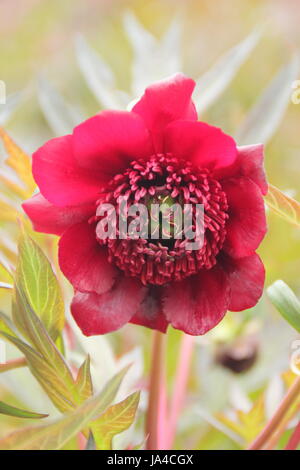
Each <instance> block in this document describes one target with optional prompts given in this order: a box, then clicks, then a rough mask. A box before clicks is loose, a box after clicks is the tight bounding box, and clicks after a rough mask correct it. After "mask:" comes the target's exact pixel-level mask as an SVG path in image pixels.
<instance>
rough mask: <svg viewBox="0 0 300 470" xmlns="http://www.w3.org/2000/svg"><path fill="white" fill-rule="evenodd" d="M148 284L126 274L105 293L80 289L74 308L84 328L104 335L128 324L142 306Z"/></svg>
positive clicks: (88, 332)
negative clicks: (87, 291)
mask: <svg viewBox="0 0 300 470" xmlns="http://www.w3.org/2000/svg"><path fill="white" fill-rule="evenodd" d="M145 293H146V288H145V287H143V286H142V284H141V282H139V281H138V280H135V279H131V278H127V277H123V278H122V279H121V280H120V281H119V282H116V284H115V285H114V287H113V289H111V290H110V291H109V292H106V293H105V294H102V295H97V294H95V293H82V292H77V293H76V295H75V296H74V298H73V301H72V305H71V311H72V314H73V316H74V318H75V321H76V323H77V324H78V326H79V328H80V329H81V330H82V332H83V333H84V334H85V335H87V336H91V335H102V334H105V333H109V332H111V331H115V330H117V329H119V328H121V327H122V326H123V325H125V324H126V323H127V322H128V321H130V319H131V318H132V316H133V315H134V314H135V312H136V311H137V309H138V308H139V305H140V303H141V302H142V300H143V298H144V296H145Z"/></svg>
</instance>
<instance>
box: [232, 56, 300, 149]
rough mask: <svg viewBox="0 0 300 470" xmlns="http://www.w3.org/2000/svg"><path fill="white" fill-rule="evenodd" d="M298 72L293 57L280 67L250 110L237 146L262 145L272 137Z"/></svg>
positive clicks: (286, 104) (239, 134) (289, 100)
mask: <svg viewBox="0 0 300 470" xmlns="http://www.w3.org/2000/svg"><path fill="white" fill-rule="evenodd" d="M298 71H299V59H298V57H297V56H295V57H293V59H292V60H291V61H290V62H289V63H288V64H285V65H284V66H283V67H282V69H281V70H280V71H279V73H278V75H276V77H275V78H274V79H273V80H272V81H271V84H270V85H269V86H268V87H267V88H266V90H265V91H264V92H263V94H262V96H261V97H260V98H259V100H258V101H257V103H256V104H255V105H254V107H253V108H252V109H251V110H250V113H249V114H248V116H247V117H246V119H245V121H244V122H243V123H242V125H241V127H240V128H239V130H238V132H237V135H236V141H237V142H238V144H239V145H248V144H252V143H253V142H260V143H263V144H264V143H266V142H267V141H268V140H269V139H270V138H271V137H272V136H273V134H274V133H275V132H276V130H277V128H278V126H279V124H280V121H281V119H282V117H283V115H284V113H285V110H286V108H287V106H288V104H289V103H290V102H291V86H292V83H293V81H294V80H296V79H297V78H298Z"/></svg>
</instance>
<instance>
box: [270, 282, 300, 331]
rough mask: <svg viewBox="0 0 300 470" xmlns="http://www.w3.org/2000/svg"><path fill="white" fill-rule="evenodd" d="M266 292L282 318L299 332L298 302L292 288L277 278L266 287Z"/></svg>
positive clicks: (299, 311) (299, 306)
mask: <svg viewBox="0 0 300 470" xmlns="http://www.w3.org/2000/svg"><path fill="white" fill-rule="evenodd" d="M267 294H268V296H269V298H270V300H271V302H272V304H273V305H275V307H276V308H277V310H278V311H279V313H281V315H282V316H283V318H285V319H286V320H287V322H288V323H289V324H290V325H291V326H293V327H294V328H295V330H297V331H298V333H300V302H299V300H298V299H297V297H296V296H295V294H294V292H293V291H292V289H290V288H289V286H288V285H287V284H285V282H283V281H281V280H279V281H276V282H274V284H272V285H271V286H270V287H269V288H268V289H267Z"/></svg>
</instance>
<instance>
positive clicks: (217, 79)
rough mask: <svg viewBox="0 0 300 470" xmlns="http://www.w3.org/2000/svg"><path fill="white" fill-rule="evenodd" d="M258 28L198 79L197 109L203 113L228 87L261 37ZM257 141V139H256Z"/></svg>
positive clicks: (195, 94) (195, 100)
mask: <svg viewBox="0 0 300 470" xmlns="http://www.w3.org/2000/svg"><path fill="white" fill-rule="evenodd" d="M260 36H261V31H260V30H259V29H256V30H255V31H253V32H252V33H251V34H250V35H249V36H248V37H247V38H246V39H244V40H243V41H242V42H241V43H239V44H237V45H236V46H234V47H233V48H231V49H230V50H229V51H228V52H226V53H225V54H224V55H223V56H222V57H221V58H220V59H219V60H218V61H217V63H216V64H215V65H213V66H212V67H211V69H209V70H208V71H207V72H206V73H205V74H204V75H203V76H202V77H200V78H199V79H198V80H197V81H196V88H195V92H194V95H193V99H194V102H195V104H196V108H197V111H198V112H200V113H202V112H203V110H205V109H207V108H208V107H209V106H210V105H211V104H212V103H213V102H214V101H215V100H216V99H217V98H218V97H219V96H220V94H221V93H222V92H223V91H224V90H225V89H226V87H227V86H228V85H229V84H230V82H231V81H232V80H233V79H234V77H235V76H236V74H237V72H238V70H239V69H240V67H241V66H242V64H243V63H244V62H245V61H246V60H247V58H248V57H249V55H250V53H251V51H252V50H253V49H254V47H255V46H256V45H257V43H258V40H259V39H260ZM255 142H256V141H255Z"/></svg>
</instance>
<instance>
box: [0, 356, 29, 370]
mask: <svg viewBox="0 0 300 470" xmlns="http://www.w3.org/2000/svg"><path fill="white" fill-rule="evenodd" d="M26 366H27V361H26V359H25V358H23V357H20V359H12V360H11V361H7V362H5V363H4V364H0V373H1V372H7V371H8V370H12V369H19V368H20V367H26Z"/></svg>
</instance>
